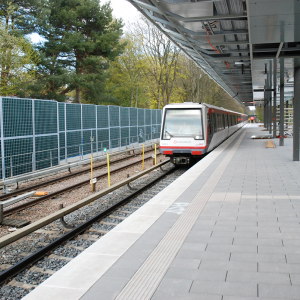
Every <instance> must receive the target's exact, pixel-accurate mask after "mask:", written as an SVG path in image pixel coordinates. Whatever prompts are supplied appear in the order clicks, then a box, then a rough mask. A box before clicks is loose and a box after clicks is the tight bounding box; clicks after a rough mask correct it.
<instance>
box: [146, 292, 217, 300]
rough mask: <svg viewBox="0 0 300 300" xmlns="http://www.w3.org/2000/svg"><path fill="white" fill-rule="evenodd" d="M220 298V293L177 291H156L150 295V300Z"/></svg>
mask: <svg viewBox="0 0 300 300" xmlns="http://www.w3.org/2000/svg"><path fill="white" fill-rule="evenodd" d="M167 299H168V300H169V299H171V300H172V299H173V300H222V295H207V294H206V295H205V294H203V295H199V294H192V293H178V292H170V293H166V292H162V291H157V292H155V294H154V295H153V296H152V298H151V300H167Z"/></svg>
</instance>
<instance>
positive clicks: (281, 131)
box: [279, 58, 284, 146]
mask: <svg viewBox="0 0 300 300" xmlns="http://www.w3.org/2000/svg"><path fill="white" fill-rule="evenodd" d="M279 118H280V119H279V146H284V58H280V114H279Z"/></svg>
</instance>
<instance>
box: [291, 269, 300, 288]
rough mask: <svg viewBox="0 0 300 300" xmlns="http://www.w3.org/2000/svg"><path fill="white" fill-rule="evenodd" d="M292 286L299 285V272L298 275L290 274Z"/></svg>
mask: <svg viewBox="0 0 300 300" xmlns="http://www.w3.org/2000/svg"><path fill="white" fill-rule="evenodd" d="M290 277H291V282H292V285H300V271H299V273H298V274H295V273H294V274H290Z"/></svg>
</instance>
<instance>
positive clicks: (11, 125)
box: [2, 98, 33, 137]
mask: <svg viewBox="0 0 300 300" xmlns="http://www.w3.org/2000/svg"><path fill="white" fill-rule="evenodd" d="M2 114H3V133H4V137H17V136H28V135H32V134H33V124H32V100H28V99H11V98H2Z"/></svg>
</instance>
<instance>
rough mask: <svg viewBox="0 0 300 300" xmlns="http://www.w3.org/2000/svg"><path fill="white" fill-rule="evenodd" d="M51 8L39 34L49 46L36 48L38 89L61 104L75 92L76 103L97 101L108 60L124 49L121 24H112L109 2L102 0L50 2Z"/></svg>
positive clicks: (102, 88)
mask: <svg viewBox="0 0 300 300" xmlns="http://www.w3.org/2000/svg"><path fill="white" fill-rule="evenodd" d="M47 6H48V11H49V12H48V15H47V18H46V21H45V22H44V23H43V26H41V27H40V28H39V31H38V33H39V34H40V35H41V36H42V37H43V38H44V39H45V42H44V43H43V44H41V45H40V46H39V47H38V49H39V51H40V53H41V64H40V65H39V79H38V85H36V87H37V88H38V89H39V90H40V93H41V92H42V94H44V95H43V96H44V97H47V98H52V99H58V100H63V98H64V97H65V95H66V94H67V93H68V92H70V91H73V90H75V91H76V96H75V102H78V103H79V102H81V101H82V100H84V101H85V102H89V103H99V102H100V101H101V99H103V97H104V96H105V94H104V90H105V81H106V78H107V72H106V70H107V69H108V67H109V62H110V61H111V60H114V59H115V58H116V56H118V55H119V54H120V53H121V52H122V49H123V45H122V44H121V43H120V42H119V40H120V37H121V35H122V26H123V25H122V22H121V20H113V18H112V9H111V8H110V4H109V3H107V4H104V5H102V6H100V4H99V1H98V0H51V1H50V0H49V1H48V3H47ZM81 98H82V99H81Z"/></svg>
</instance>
